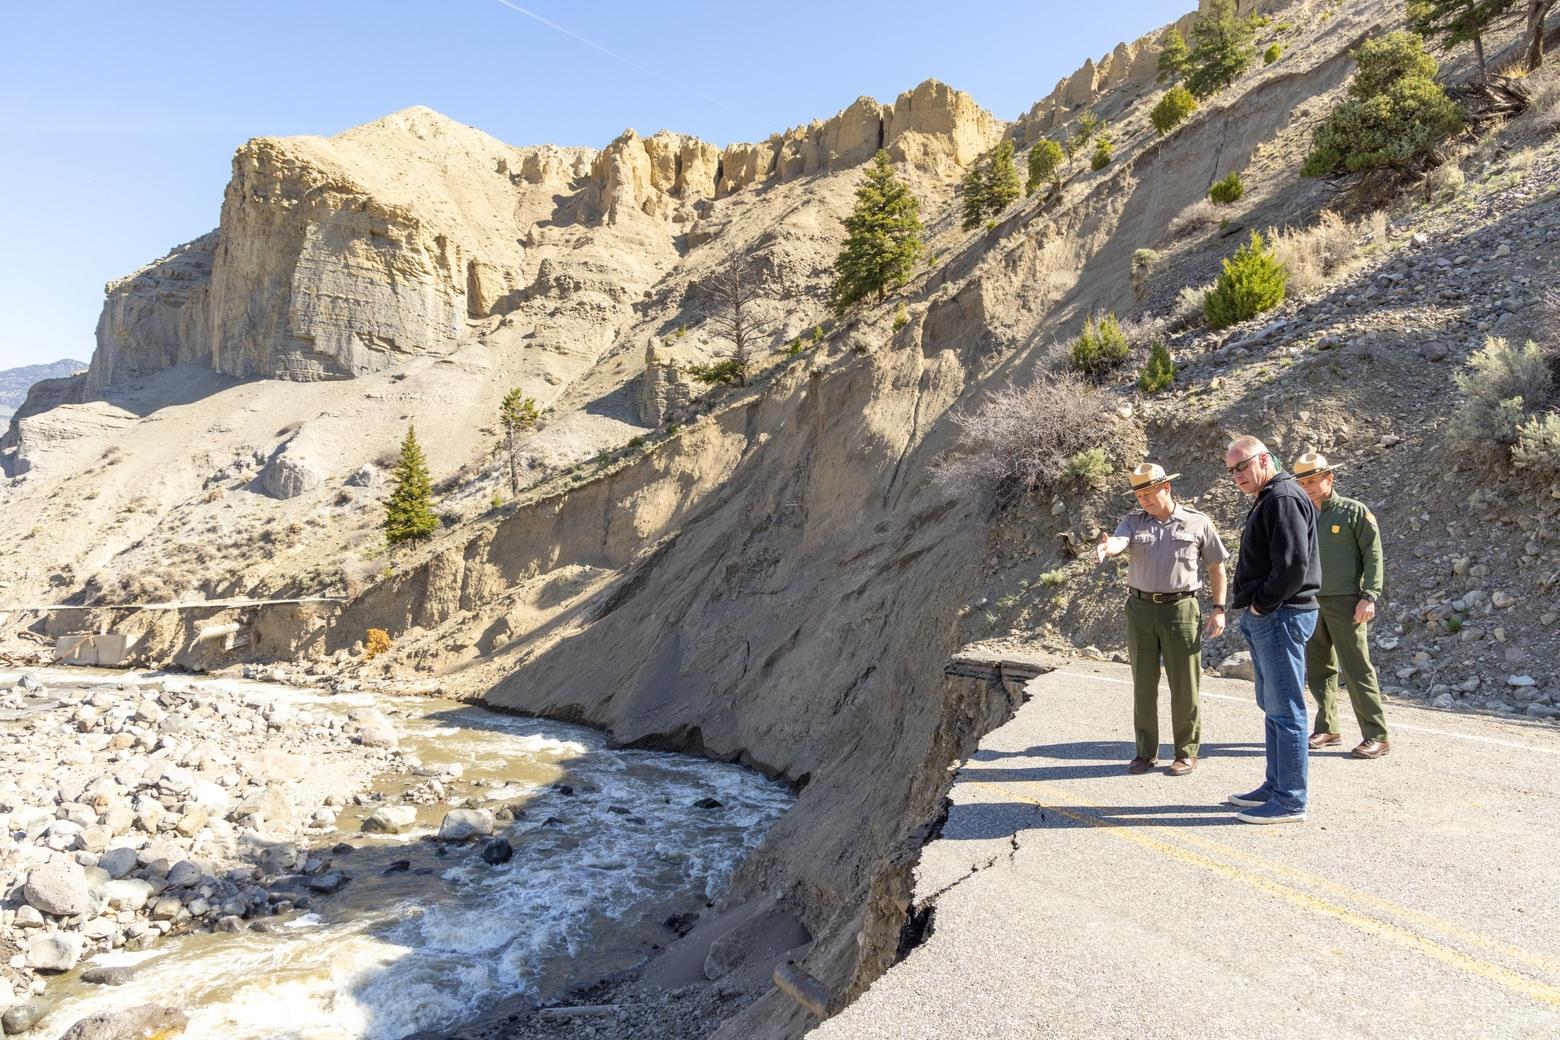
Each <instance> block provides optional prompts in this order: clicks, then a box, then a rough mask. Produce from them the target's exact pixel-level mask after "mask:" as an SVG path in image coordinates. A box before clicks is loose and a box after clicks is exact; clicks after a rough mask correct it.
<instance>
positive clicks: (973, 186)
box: [959, 139, 1023, 231]
mask: <svg viewBox="0 0 1560 1040" xmlns="http://www.w3.org/2000/svg"><path fill="white" fill-rule="evenodd" d="M959 193H960V194H961V195H963V196H964V219H963V222H962V225H961V226H962V227H963V228H964V230H965V231H970V230H972V229H974V228H977V227H980V225H981V224H982V223H983V222H984V221H985V219H986V218H987V217H994V216H996V215H997V214H998V213H1001V212H1002V211H1003V210H1005V209H1007V208H1008V206H1009V205H1011V204H1012V202H1013V200H1014V199H1016V198H1018V197H1019V196H1020V195H1022V194H1023V191H1022V190H1021V189H1020V188H1019V184H1018V167H1017V166H1015V165H1014V163H1013V142H1012V140H1011V139H1008V140H1004V141H1003V142H1002V143H1001V144H999V145H997V147H996V148H994V149H992V150H991V153H990V154H989V155H987V156H986V158H985V159H984V160H982V161H981V162H979V163H976V164H975V165H974V166H972V167H970V172H969V173H966V174H965V175H964V180H963V181H962V182H960V184H959Z"/></svg>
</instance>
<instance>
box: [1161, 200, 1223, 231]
mask: <svg viewBox="0 0 1560 1040" xmlns="http://www.w3.org/2000/svg"><path fill="white" fill-rule="evenodd" d="M1222 219H1224V218H1223V215H1222V214H1220V213H1219V209H1218V207H1217V206H1215V205H1214V204H1213V203H1211V202H1209V201H1208V200H1207V199H1198V200H1197V201H1196V202H1194V203H1192V204H1191V205H1190V206H1187V207H1186V208H1185V209H1183V210H1182V211H1181V212H1179V213H1177V214H1176V215H1175V216H1174V217H1173V218H1172V219H1171V221H1170V233H1171V234H1172V235H1177V236H1179V235H1189V234H1192V233H1193V232H1196V231H1201V230H1203V229H1204V228H1210V227H1216V226H1218V223H1219V221H1220V220H1222Z"/></svg>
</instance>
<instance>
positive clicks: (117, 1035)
mask: <svg viewBox="0 0 1560 1040" xmlns="http://www.w3.org/2000/svg"><path fill="white" fill-rule="evenodd" d="M189 1024H190V1020H189V1019H188V1018H187V1017H186V1016H185V1014H184V1012H182V1011H180V1010H178V1009H177V1008H171V1007H162V1006H160V1005H157V1004H142V1005H141V1006H140V1007H133V1008H127V1009H125V1010H124V1011H105V1012H101V1013H99V1014H96V1015H90V1016H88V1017H87V1018H83V1019H82V1020H81V1021H79V1022H77V1023H76V1024H75V1025H73V1026H71V1027H70V1028H69V1029H67V1030H65V1033H64V1035H63V1036H61V1037H60V1040H166V1038H169V1037H175V1036H182V1035H183V1034H184V1028H185V1027H186V1026H188V1025H189Z"/></svg>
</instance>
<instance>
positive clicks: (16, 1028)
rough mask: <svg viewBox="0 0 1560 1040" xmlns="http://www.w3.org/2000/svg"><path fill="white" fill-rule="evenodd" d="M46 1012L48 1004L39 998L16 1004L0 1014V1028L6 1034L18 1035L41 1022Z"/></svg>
mask: <svg viewBox="0 0 1560 1040" xmlns="http://www.w3.org/2000/svg"><path fill="white" fill-rule="evenodd" d="M48 1013H49V1005H48V1004H46V1003H44V1002H43V1001H41V1000H32V1001H28V1002H27V1003H25V1004H18V1005H16V1006H15V1007H14V1008H11V1009H10V1010H9V1011H7V1012H6V1013H5V1014H4V1015H0V1028H3V1029H4V1030H5V1035H6V1036H19V1035H21V1034H22V1033H25V1032H27V1031H28V1030H29V1029H31V1028H32V1027H33V1026H35V1025H37V1024H38V1023H39V1022H42V1021H43V1020H44V1017H45V1016H47V1015H48Z"/></svg>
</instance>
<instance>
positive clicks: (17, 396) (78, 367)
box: [0, 358, 87, 422]
mask: <svg viewBox="0 0 1560 1040" xmlns="http://www.w3.org/2000/svg"><path fill="white" fill-rule="evenodd" d="M86 368H87V363H86V362H85V361H72V360H71V359H70V358H66V359H64V360H63V361H55V362H52V363H51V364H47V365H23V366H22V367H21V368H7V369H0V422H4V421H5V420H6V419H9V418H10V417H11V413H12V412H14V411H16V410H17V409H18V408H20V407H21V406H22V402H23V401H25V400H27V390H28V388H29V387H31V386H32V385H33V384H34V383H36V382H37V381H38V380H40V379H58V378H60V377H61V376H68V375H72V374H74V373H76V372H84V371H86Z"/></svg>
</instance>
